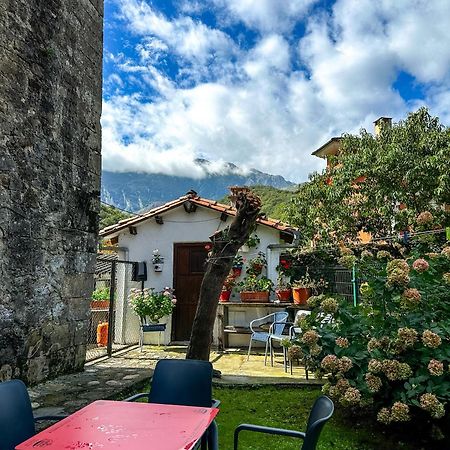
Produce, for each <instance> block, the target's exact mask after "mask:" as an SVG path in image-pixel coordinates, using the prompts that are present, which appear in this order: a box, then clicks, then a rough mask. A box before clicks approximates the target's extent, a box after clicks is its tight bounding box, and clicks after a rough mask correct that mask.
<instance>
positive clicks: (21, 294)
mask: <svg viewBox="0 0 450 450" xmlns="http://www.w3.org/2000/svg"><path fill="white" fill-rule="evenodd" d="M102 14H103V0H73V1H70V2H61V1H59V0H57V1H56V0H55V1H44V2H42V1H39V0H9V1H7V2H0V136H1V137H0V209H1V211H2V214H1V217H0V227H1V235H0V270H1V273H2V283H1V286H0V298H1V301H2V304H1V307H0V361H1V363H0V377H3V378H5V377H6V378H7V377H11V376H17V377H21V378H23V379H25V380H26V381H29V382H30V383H36V382H38V381H41V380H43V379H45V378H46V377H54V376H55V375H57V374H60V373H63V372H65V371H68V372H72V371H74V370H82V368H83V363H84V354H85V350H86V347H85V342H83V336H84V334H85V331H86V329H87V326H88V314H87V311H88V308H89V298H90V295H91V291H92V287H93V275H92V274H93V271H94V264H95V263H94V260H95V255H94V253H95V251H96V241H97V235H96V234H97V227H98V219H97V213H98V200H99V183H100V156H99V155H100V114H101V69H102V60H101V58H102V20H103V17H102ZM77 61H78V62H77ZM79 62H82V63H83V64H82V65H80V64H79ZM86 124H88V126H86Z"/></svg>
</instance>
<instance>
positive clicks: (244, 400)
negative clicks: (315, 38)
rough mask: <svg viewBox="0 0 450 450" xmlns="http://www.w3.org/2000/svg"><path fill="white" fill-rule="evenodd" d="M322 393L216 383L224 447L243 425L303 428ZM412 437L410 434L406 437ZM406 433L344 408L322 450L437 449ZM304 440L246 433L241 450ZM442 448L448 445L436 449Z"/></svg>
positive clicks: (288, 447)
mask: <svg viewBox="0 0 450 450" xmlns="http://www.w3.org/2000/svg"><path fill="white" fill-rule="evenodd" d="M134 389H135V390H134V391H133V392H127V393H126V395H125V394H122V395H120V396H118V397H117V398H116V400H119V399H123V398H126V397H128V396H129V395H132V394H134V393H136V392H148V391H149V385H148V384H147V385H146V386H145V387H143V389H139V388H137V387H135V388H134ZM319 395H321V391H320V389H318V388H312V387H277V386H264V387H235V388H230V387H215V388H214V398H215V399H217V400H220V402H221V403H220V413H219V415H218V416H217V424H218V427H219V445H220V449H221V450H231V449H232V448H233V435H234V429H235V428H236V426H237V425H239V424H240V423H252V424H256V425H266V426H272V427H278V428H287V429H292V430H297V431H304V430H305V427H306V421H307V419H308V415H309V412H310V410H311V408H312V405H313V403H314V401H315V399H316V398H317V397H318V396H319ZM406 436H407V435H406ZM406 436H405V435H404V434H402V433H401V430H400V432H397V433H395V434H393V433H392V430H390V431H386V429H384V428H383V427H381V426H378V424H377V423H376V422H374V420H373V418H370V417H368V418H364V417H356V418H355V417H347V416H344V415H343V413H342V411H341V410H340V409H339V407H337V408H336V410H335V414H334V415H333V417H332V419H331V420H330V421H329V422H328V423H327V424H326V425H325V427H324V429H323V431H322V434H321V436H320V441H319V444H318V447H317V448H318V450H419V449H420V450H424V449H425V448H426V449H427V450H431V449H432V448H436V447H429V446H428V445H425V446H423V445H419V444H417V445H414V444H412V443H411V441H413V442H414V438H411V436H409V438H410V439H409V442H407V441H406V439H404V438H405V437H406ZM300 445H301V441H299V440H298V439H293V438H285V437H281V436H270V435H264V434H259V433H258V434H255V433H248V432H245V431H244V432H242V433H241V434H240V437H239V449H240V450H263V449H264V450H266V449H275V450H294V449H295V450H299V448H300ZM437 448H439V449H441V448H442V449H443V447H437Z"/></svg>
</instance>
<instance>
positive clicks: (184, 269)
mask: <svg viewBox="0 0 450 450" xmlns="http://www.w3.org/2000/svg"><path fill="white" fill-rule="evenodd" d="M205 245H206V243H198V244H175V246H174V277H173V278H174V284H173V285H174V288H175V295H176V297H177V306H176V308H175V312H174V315H173V320H172V330H173V331H172V340H175V341H188V340H189V339H190V337H191V330H192V323H193V322H194V317H195V312H196V310H197V303H198V297H199V294H200V286H201V284H202V280H203V275H204V274H205V269H206V267H205V260H206V257H207V255H208V250H206V249H205Z"/></svg>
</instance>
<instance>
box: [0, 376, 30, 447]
mask: <svg viewBox="0 0 450 450" xmlns="http://www.w3.org/2000/svg"><path fill="white" fill-rule="evenodd" d="M35 432H36V430H35V427H34V419H33V410H32V408H31V401H30V397H29V395H28V391H27V388H26V386H25V384H23V382H22V381H20V380H11V381H5V382H3V383H0V450H14V448H15V447H16V445H18V444H20V443H21V442H23V441H25V440H26V439H28V438H30V437H31V436H33V435H34V434H35Z"/></svg>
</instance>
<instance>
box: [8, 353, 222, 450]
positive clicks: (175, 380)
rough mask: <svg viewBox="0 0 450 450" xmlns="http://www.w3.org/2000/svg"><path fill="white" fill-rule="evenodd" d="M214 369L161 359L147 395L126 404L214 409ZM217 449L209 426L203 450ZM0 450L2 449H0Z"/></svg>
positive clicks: (208, 365)
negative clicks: (144, 401) (140, 401)
mask: <svg viewBox="0 0 450 450" xmlns="http://www.w3.org/2000/svg"><path fill="white" fill-rule="evenodd" d="M212 375H213V367H212V364H211V363H210V362H209V361H197V360H194V359H162V360H160V361H158V362H157V363H156V367H155V371H154V373H153V378H152V384H151V387H150V392H145V393H141V394H136V395H133V396H132V397H129V398H127V399H126V400H125V401H135V400H138V399H140V398H145V397H146V398H147V401H148V402H149V403H162V404H168V405H182V406H204V407H207V408H211V407H213V408H217V407H218V406H219V404H220V402H219V401H218V400H214V399H213V398H212ZM206 440H207V442H208V448H209V449H210V450H217V449H218V436H217V424H216V422H215V421H213V422H212V424H211V425H210V427H209V428H208V431H207V433H206V436H205V439H202V448H206ZM0 450H1V449H0Z"/></svg>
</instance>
